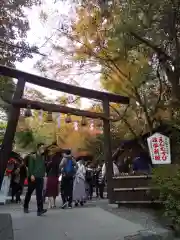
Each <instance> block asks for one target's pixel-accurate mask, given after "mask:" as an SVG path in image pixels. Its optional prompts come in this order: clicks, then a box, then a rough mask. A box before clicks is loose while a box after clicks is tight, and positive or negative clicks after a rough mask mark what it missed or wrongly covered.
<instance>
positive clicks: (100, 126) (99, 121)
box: [97, 120, 103, 129]
mask: <svg viewBox="0 0 180 240" xmlns="http://www.w3.org/2000/svg"><path fill="white" fill-rule="evenodd" d="M102 126H103V125H102V121H101V120H98V122H97V127H99V128H100V129H101V128H102Z"/></svg>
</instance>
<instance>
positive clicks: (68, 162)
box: [59, 150, 78, 209]
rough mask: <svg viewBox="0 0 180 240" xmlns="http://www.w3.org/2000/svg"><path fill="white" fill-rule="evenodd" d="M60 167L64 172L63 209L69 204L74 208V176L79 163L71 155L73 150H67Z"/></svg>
mask: <svg viewBox="0 0 180 240" xmlns="http://www.w3.org/2000/svg"><path fill="white" fill-rule="evenodd" d="M59 168H60V171H61V173H62V180H61V197H62V201H63V204H62V209H64V208H66V207H67V206H68V207H69V208H72V200H73V181H74V176H75V174H76V170H77V169H78V165H77V163H76V161H75V160H74V159H73V157H72V155H71V150H66V152H65V153H64V157H63V159H62V161H61V163H60V166H59Z"/></svg>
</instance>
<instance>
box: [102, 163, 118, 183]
mask: <svg viewBox="0 0 180 240" xmlns="http://www.w3.org/2000/svg"><path fill="white" fill-rule="evenodd" d="M119 174H120V172H119V169H118V167H117V165H116V164H115V162H113V175H114V177H117V176H119ZM105 176H106V164H105V163H104V164H103V166H102V179H104V178H105Z"/></svg>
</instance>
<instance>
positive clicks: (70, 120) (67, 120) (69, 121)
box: [65, 114, 72, 123]
mask: <svg viewBox="0 0 180 240" xmlns="http://www.w3.org/2000/svg"><path fill="white" fill-rule="evenodd" d="M65 122H66V123H71V122H72V119H71V115H70V114H67V116H66V118H65Z"/></svg>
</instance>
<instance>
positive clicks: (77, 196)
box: [73, 160, 86, 206]
mask: <svg viewBox="0 0 180 240" xmlns="http://www.w3.org/2000/svg"><path fill="white" fill-rule="evenodd" d="M85 176H86V168H85V166H84V163H83V160H79V162H78V169H77V171H76V175H75V179H74V186H73V200H74V201H75V206H78V205H79V203H80V205H81V206H83V205H84V201H85V199H86V185H85Z"/></svg>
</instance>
